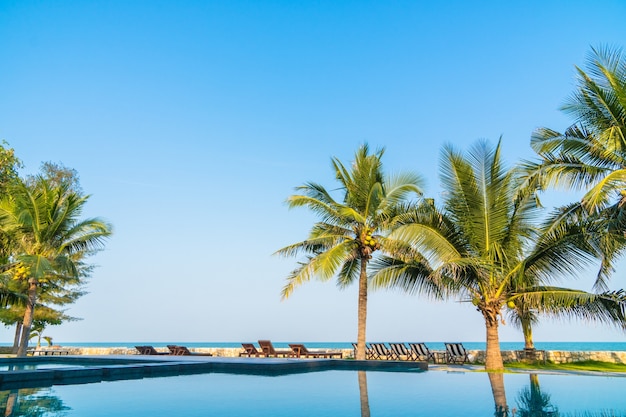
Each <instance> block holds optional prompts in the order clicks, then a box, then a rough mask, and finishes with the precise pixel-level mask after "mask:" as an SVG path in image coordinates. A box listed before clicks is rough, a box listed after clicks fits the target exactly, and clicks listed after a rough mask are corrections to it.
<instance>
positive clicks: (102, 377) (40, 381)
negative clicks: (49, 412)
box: [0, 355, 428, 390]
mask: <svg viewBox="0 0 626 417" xmlns="http://www.w3.org/2000/svg"><path fill="white" fill-rule="evenodd" d="M45 364H53V365H55V366H56V367H55V368H50V369H23V370H11V371H0V390H8V389H18V388H36V387H48V386H52V385H72V384H88V383H97V382H102V381H115V380H126V379H143V378H151V377H164V376H177V375H190V374H201V373H230V374H248V375H264V376H280V375H288V374H295V373H306V372H319V371H330V370H365V371H384V372H423V371H426V370H428V364H427V363H426V362H398V361H358V360H345V359H295V358H223V357H206V356H204V357H203V356H198V357H194V356H142V355H136V356H133V357H130V358H129V356H128V355H109V356H107V357H102V356H82V355H81V356H78V355H77V356H73V355H68V356H42V357H27V358H0V366H7V365H12V366H21V365H24V366H31V367H32V366H37V365H45ZM65 365H67V366H65Z"/></svg>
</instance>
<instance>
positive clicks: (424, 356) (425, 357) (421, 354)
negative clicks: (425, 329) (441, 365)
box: [409, 343, 435, 363]
mask: <svg viewBox="0 0 626 417" xmlns="http://www.w3.org/2000/svg"><path fill="white" fill-rule="evenodd" d="M409 347H410V348H411V355H412V356H413V357H414V358H415V360H418V361H426V362H428V361H433V363H435V355H434V354H433V353H432V352H431V351H430V349H428V346H426V344H425V343H409Z"/></svg>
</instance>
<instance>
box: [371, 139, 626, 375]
mask: <svg viewBox="0 0 626 417" xmlns="http://www.w3.org/2000/svg"><path fill="white" fill-rule="evenodd" d="M441 177H442V181H443V188H444V190H445V192H444V196H445V198H444V201H443V208H442V209H439V208H437V207H436V206H435V205H434V204H431V205H423V206H422V207H421V208H420V210H415V211H413V212H412V213H409V214H407V215H405V216H404V217H403V219H402V222H403V225H402V226H398V227H397V228H396V229H395V230H394V231H393V232H392V233H391V234H390V236H388V241H389V243H388V246H389V247H390V248H391V249H393V257H379V258H378V259H377V260H376V262H375V263H374V264H373V267H374V269H375V270H376V273H375V276H374V285H376V286H391V287H394V286H395V287H401V288H403V289H405V290H407V291H410V292H422V288H423V287H424V285H426V284H427V283H428V282H432V283H435V284H436V285H438V286H439V288H440V289H441V291H442V292H444V293H446V295H448V296H461V298H462V299H463V300H465V301H469V302H471V303H472V304H473V305H474V306H475V307H476V309H477V310H478V311H479V312H480V313H481V314H482V316H483V318H484V321H485V327H486V342H487V349H486V361H485V367H486V369H487V370H496V371H499V370H502V369H504V366H503V361H502V355H501V352H500V345H499V335H498V326H499V323H500V322H501V321H502V315H503V308H504V307H505V306H506V305H507V304H508V303H509V302H513V303H515V302H516V301H517V302H519V303H523V305H525V306H527V308H535V309H539V308H541V309H543V311H546V312H552V311H556V310H559V311H575V310H576V306H577V305H580V304H585V303H589V304H592V303H593V302H594V301H595V300H597V299H599V298H601V297H602V295H597V294H589V293H586V292H584V291H577V290H569V289H564V288H557V287H547V286H546V282H550V281H551V280H553V279H554V278H555V277H558V276H562V275H564V274H567V273H569V274H575V273H577V272H578V271H580V270H581V269H582V268H583V267H584V266H585V265H587V264H588V263H589V262H591V261H593V259H594V258H595V257H596V256H597V255H598V251H597V248H596V247H595V246H594V245H592V244H590V243H589V242H588V241H587V240H586V239H585V236H586V235H587V233H586V231H585V230H584V228H583V226H581V225H579V224H578V223H576V222H575V221H557V220H556V219H560V217H559V216H556V219H553V221H554V223H553V224H548V225H547V226H544V227H543V228H542V227H540V225H538V224H537V219H538V215H539V209H538V207H537V205H536V199H535V198H534V196H533V194H532V193H530V192H521V189H520V186H521V185H522V184H523V183H524V182H523V179H524V178H523V177H522V175H521V173H520V171H519V170H516V169H506V168H505V167H504V166H503V164H502V162H501V158H500V143H498V145H497V146H496V147H495V148H493V149H492V148H490V147H489V146H488V145H487V143H486V142H480V143H478V144H477V145H476V146H475V147H473V148H472V150H471V151H470V152H469V153H468V156H467V157H465V156H463V155H462V154H460V153H458V152H457V151H455V150H454V149H453V148H452V147H450V146H448V147H445V148H444V150H443V163H442V167H441ZM542 286H543V288H542ZM614 296H615V295H614V294H609V295H607V296H606V297H607V299H611V298H612V297H614ZM617 298H618V300H617V302H616V303H615V306H616V310H611V312H610V313H606V315H601V314H599V315H598V319H599V320H603V319H606V317H613V316H617V317H618V319H616V320H617V322H619V321H620V320H621V319H622V318H623V313H624V306H625V305H626V303H624V300H623V299H622V298H620V294H618V296H617ZM606 320H607V321H611V322H613V321H612V320H609V319H606ZM621 322H622V323H623V320H622V321H621Z"/></svg>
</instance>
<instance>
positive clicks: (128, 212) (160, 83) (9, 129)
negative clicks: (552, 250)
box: [0, 0, 626, 343]
mask: <svg viewBox="0 0 626 417" xmlns="http://www.w3.org/2000/svg"><path fill="white" fill-rule="evenodd" d="M625 17H626V3H624V2H623V1H617V0H616V1H596V2H593V3H589V2H585V1H576V0H570V1H516V0H513V1H507V2H502V1H487V0H486V1H475V2H468V1H441V2H426V1H401V0H398V1H387V2H380V1H367V0H363V1H348V0H346V1H335V0H333V1H323V0H322V1H319V0H318V1H286V0H284V1H279V0H275V1H244V0H231V1H184V2H179V1H115V0H113V1H98V0H94V1H69V0H58V1H54V2H42V1H31V0H23V1H10V0H0V139H2V140H5V141H6V142H7V143H8V146H9V147H11V148H14V149H15V152H16V155H17V156H18V157H19V158H20V159H21V160H22V161H23V163H24V168H23V169H22V171H21V173H22V174H23V175H27V174H32V173H36V172H37V171H38V169H39V167H40V165H41V163H42V162H45V161H51V162H55V163H61V164H63V165H65V166H67V167H70V168H73V169H75V170H76V171H78V173H79V176H80V182H81V185H82V188H83V189H84V191H85V192H86V193H88V194H90V195H91V197H90V199H89V201H88V203H87V206H86V208H85V212H84V215H85V217H101V218H104V219H106V220H107V221H109V222H110V223H112V224H113V227H114V235H113V236H112V237H111V239H110V240H109V241H108V242H107V244H106V248H105V250H103V251H101V252H100V253H98V254H97V255H96V256H94V257H92V258H90V261H91V262H93V263H94V264H96V265H97V269H96V270H95V271H94V273H93V275H92V277H91V279H90V281H89V284H88V287H87V289H88V291H89V293H88V294H87V295H85V296H84V297H82V298H81V299H80V300H78V302H76V303H75V304H74V305H72V306H71V307H70V308H69V309H68V310H67V313H68V314H70V315H72V316H75V317H80V318H82V320H80V321H76V322H71V323H65V324H63V325H62V326H57V327H50V328H49V329H47V330H46V334H47V335H49V336H51V337H53V339H54V341H55V343H63V342H132V341H153V342H170V341H182V342H184V341H187V342H248V341H256V340H258V339H271V340H274V341H311V342H314V341H320V342H323V341H346V342H350V341H354V340H356V327H357V326H356V324H357V318H356V311H357V288H356V285H355V286H351V287H348V288H346V289H343V290H340V289H339V288H338V287H337V286H336V285H335V282H334V281H328V282H318V281H311V282H309V283H306V284H305V285H303V286H301V287H299V288H298V289H297V290H296V291H295V292H294V294H293V295H292V296H291V297H290V298H289V299H287V300H284V301H281V298H280V291H281V289H282V287H283V286H284V285H285V283H286V277H287V275H288V273H289V272H290V271H291V270H292V269H293V268H294V267H295V266H296V262H297V260H298V259H297V258H281V257H277V256H274V255H273V253H274V252H275V251H276V250H278V249H280V248H282V247H284V246H287V245H289V244H291V243H295V242H298V241H301V240H304V239H305V238H306V236H307V234H308V231H309V229H310V227H311V226H312V224H313V223H314V222H315V220H316V218H315V217H314V216H313V215H312V214H311V213H308V212H307V211H306V210H305V209H299V210H298V209H293V210H289V209H288V208H287V206H286V205H285V200H286V198H287V197H288V196H289V195H291V194H293V193H294V188H295V187H297V186H299V185H301V184H303V183H305V182H307V181H314V182H318V183H320V184H322V185H324V186H325V187H327V188H328V189H333V188H335V187H336V182H335V180H334V176H333V171H332V169H331V165H330V160H331V158H332V157H337V158H339V159H340V160H342V161H344V162H345V163H347V164H349V163H350V162H351V160H352V157H353V156H354V152H355V151H356V149H357V148H358V147H359V146H360V145H362V144H363V143H368V144H369V146H370V147H371V148H372V149H377V148H380V147H384V148H385V154H384V156H383V164H384V167H385V171H386V172H387V173H389V174H393V173H394V172H405V171H415V172H418V173H420V174H421V175H422V176H424V177H425V178H426V184H427V185H426V193H425V194H426V195H427V196H431V197H435V198H437V196H438V195H439V193H440V190H439V177H438V170H439V159H440V151H441V148H442V146H444V144H453V145H454V146H455V147H456V148H458V149H460V150H467V149H468V148H469V147H470V146H472V144H474V143H476V141H477V140H479V139H487V140H489V141H490V142H492V143H495V142H496V141H497V140H498V139H499V138H500V137H502V146H503V153H504V157H505V159H506V161H507V162H508V163H509V164H513V163H516V162H518V161H519V160H520V159H531V158H533V153H532V150H531V149H530V146H529V142H530V135H531V133H532V131H533V130H534V129H536V128H538V127H550V128H553V129H556V130H561V131H562V130H564V129H565V128H566V127H567V126H569V125H570V124H571V123H572V122H573V121H572V120H570V119H569V117H568V116H567V115H565V114H564V113H562V112H561V111H560V110H559V107H560V106H561V105H562V104H563V103H564V102H565V100H566V99H567V97H568V96H569V95H570V94H571V93H572V92H573V91H574V87H575V66H576V65H578V66H584V64H585V59H586V57H587V56H588V54H589V51H590V48H591V47H592V46H601V45H608V46H614V47H623V46H624V44H623V41H624V39H626V27H625V26H624V25H623V21H624V18H625ZM572 198H575V197H574V196H573V195H572V194H570V193H562V192H561V193H548V194H546V196H545V199H546V201H548V202H550V201H554V202H557V201H569V200H570V199H572ZM622 271H623V269H622ZM592 281H593V272H592V271H587V272H581V276H580V277H578V278H577V279H576V280H570V281H568V285H569V286H571V287H575V288H580V289H584V290H591V285H592ZM610 285H611V287H612V288H614V289H617V288H621V287H623V286H624V277H623V275H622V272H621V271H620V270H619V269H618V271H617V274H616V275H615V277H614V278H613V280H612V281H611V283H610ZM472 307H473V306H471V304H467V303H459V302H457V301H456V300H448V301H434V300H429V299H427V298H425V297H420V296H415V295H407V294H403V293H401V292H399V291H396V290H379V291H375V292H371V293H370V297H369V309H368V327H367V338H368V340H370V341H427V342H428V341H482V340H484V337H485V336H484V323H483V321H482V317H481V316H480V314H479V313H478V312H476V311H475V309H474V308H472ZM500 336H501V340H503V341H521V340H523V338H522V335H521V332H520V331H519V330H518V329H516V328H514V327H512V326H511V325H509V324H507V325H505V326H501V332H500ZM12 337H13V329H10V328H0V342H10V341H12ZM623 340H625V337H624V333H622V332H620V331H618V330H616V329H614V328H612V327H608V326H604V325H594V324H588V323H580V322H563V321H553V320H547V319H545V320H543V321H542V322H541V324H540V325H539V326H538V327H537V328H536V329H535V341H623Z"/></svg>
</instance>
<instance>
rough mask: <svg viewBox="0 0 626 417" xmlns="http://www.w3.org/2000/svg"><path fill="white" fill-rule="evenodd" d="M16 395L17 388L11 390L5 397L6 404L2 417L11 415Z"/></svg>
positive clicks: (17, 394)
mask: <svg viewBox="0 0 626 417" xmlns="http://www.w3.org/2000/svg"><path fill="white" fill-rule="evenodd" d="M18 396H19V390H11V392H10V393H9V396H8V397H7V403H6V406H5V407H4V417H10V416H12V415H13V409H14V408H15V404H16V403H17V398H18Z"/></svg>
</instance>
